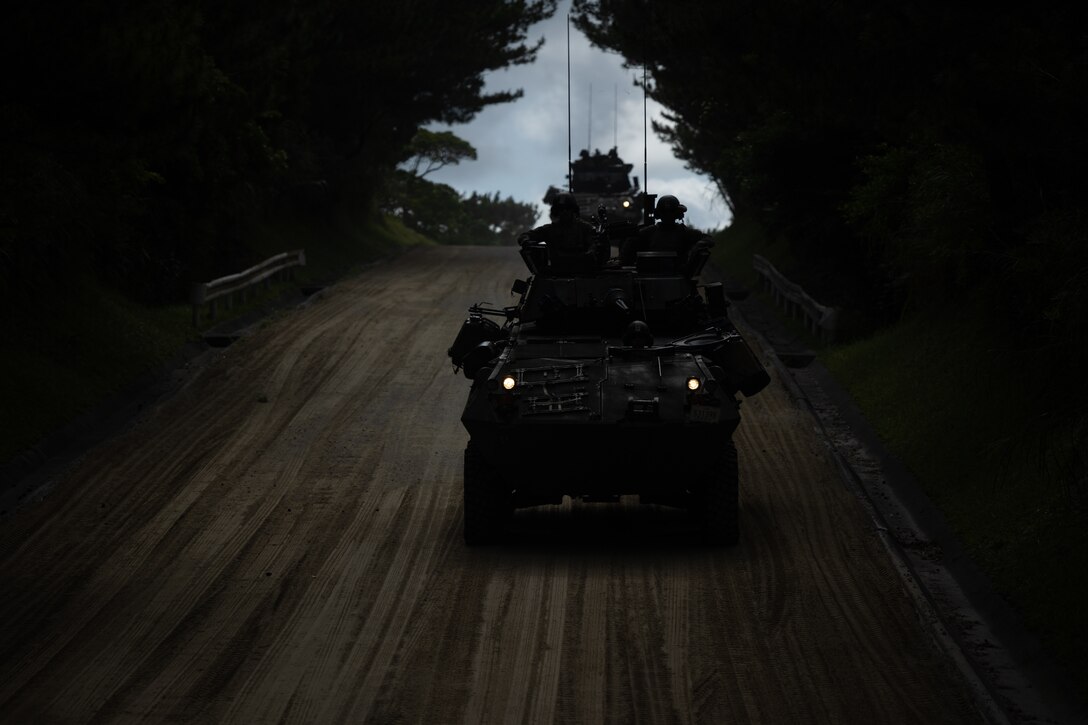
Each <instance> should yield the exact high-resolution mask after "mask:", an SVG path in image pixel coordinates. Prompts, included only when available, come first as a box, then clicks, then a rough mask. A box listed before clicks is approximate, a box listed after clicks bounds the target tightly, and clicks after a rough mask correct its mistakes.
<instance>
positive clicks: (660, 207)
mask: <svg viewBox="0 0 1088 725" xmlns="http://www.w3.org/2000/svg"><path fill="white" fill-rule="evenodd" d="M687 210H688V208H687V207H686V206H684V205H683V204H681V203H680V200H679V199H677V198H676V197H675V196H672V195H671V194H667V195H665V196H663V197H661V198H660V199H658V200H657V206H656V207H655V209H654V216H655V217H656V218H657V224H654V225H653V226H652V227H646V228H644V229H640V230H639V232H638V234H636V235H635V236H633V237H630V238H628V239H627V240H626V241H624V243H623V247H622V249H620V262H621V263H622V264H624V265H633V264H635V262H636V261H637V259H638V253H639V252H672V253H674V254H676V259H677V264H678V265H679V266H680V268H681V269H684V270H686V269H688V268H689V267H690V266H691V263H692V260H693V259H694V257H695V255H696V253H697V252H698V251H701V250H704V249H708V248H710V247H712V246H714V242H713V240H711V239H710V237H708V236H707V235H706V234H704V233H702V232H700V231H698V230H696V229H692V228H691V227H688V226H684V224H682V223H681V222H680V220H681V219H682V218H683V217H684V212H686V211H687Z"/></svg>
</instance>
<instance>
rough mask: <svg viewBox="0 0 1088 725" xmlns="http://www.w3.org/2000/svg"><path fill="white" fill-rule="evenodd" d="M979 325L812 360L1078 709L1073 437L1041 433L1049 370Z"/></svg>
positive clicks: (919, 328) (933, 329)
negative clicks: (841, 390) (1057, 664)
mask: <svg viewBox="0 0 1088 725" xmlns="http://www.w3.org/2000/svg"><path fill="white" fill-rule="evenodd" d="M988 319H990V318H989V316H988V315H987V314H986V311H985V310H984V309H982V304H981V303H971V304H969V305H967V306H965V307H964V308H963V309H960V310H956V311H955V313H950V312H949V311H945V314H940V315H937V314H930V315H925V316H918V317H914V318H911V319H907V320H904V321H903V322H901V323H900V324H899V325H897V326H895V327H892V328H890V329H887V330H884V331H883V332H881V333H878V334H877V335H874V336H872V337H870V338H868V339H865V340H861V341H857V342H853V343H851V344H847V345H841V346H836V347H833V348H831V349H828V350H826V351H824V353H822V354H821V359H822V361H823V362H824V364H825V365H826V366H827V368H828V369H829V370H830V372H831V373H832V375H833V376H834V377H835V379H836V380H838V381H839V382H840V383H842V384H843V385H844V386H845V387H846V388H847V390H849V392H850V394H851V395H852V396H853V398H854V400H855V401H856V402H857V404H858V406H859V407H860V408H861V410H862V411H863V412H864V414H865V416H866V418H867V419H868V420H869V422H870V423H871V424H872V425H873V426H874V428H875V429H876V431H877V432H878V433H879V435H880V436H881V438H882V439H883V440H884V442H885V443H886V444H887V445H888V447H889V449H890V450H892V451H893V452H894V453H895V454H896V455H898V456H899V457H900V458H901V459H902V460H903V461H904V462H905V463H906V465H907V466H908V467H909V468H910V470H911V471H912V472H913V473H914V474H915V476H916V477H917V480H918V482H919V484H920V485H921V486H922V488H923V489H924V490H925V492H926V494H927V495H928V496H929V497H930V499H932V500H933V502H934V503H935V504H936V505H937V507H938V508H939V509H940V510H941V512H942V513H943V514H944V516H945V518H946V520H947V521H948V523H949V525H950V526H951V527H952V528H953V529H954V530H955V531H956V532H957V534H958V535H959V537H960V538H961V540H962V542H963V543H964V545H965V547H966V548H967V550H968V551H969V553H970V554H971V556H972V558H973V559H974V560H975V562H976V563H978V564H979V565H980V567H981V568H982V569H983V570H984V571H985V572H986V573H987V574H988V575H989V576H990V578H991V579H992V581H993V582H994V584H995V586H996V588H997V590H998V591H999V592H1000V593H1001V594H1002V595H1003V596H1004V597H1005V598H1006V599H1007V600H1008V601H1009V602H1010V603H1011V604H1012V605H1013V607H1014V608H1015V609H1017V610H1018V611H1019V612H1020V614H1021V615H1022V617H1023V619H1024V621H1025V623H1026V624H1027V626H1028V627H1029V628H1030V629H1031V630H1032V631H1033V632H1035V633H1036V634H1037V635H1038V636H1039V638H1040V639H1041V641H1042V642H1043V644H1044V646H1045V647H1046V648H1047V649H1048V650H1049V651H1050V652H1052V653H1053V654H1054V655H1055V656H1056V657H1057V658H1058V659H1059V660H1060V661H1061V662H1063V664H1064V665H1065V666H1066V667H1067V668H1068V669H1069V671H1070V672H1071V673H1072V675H1073V677H1074V679H1075V683H1076V686H1077V688H1078V690H1079V694H1080V696H1081V697H1085V696H1088V664H1086V663H1085V661H1084V659H1083V657H1082V656H1081V654H1082V653H1083V652H1084V651H1085V648H1086V647H1088V627H1086V624H1085V620H1084V618H1083V616H1082V609H1083V602H1084V601H1085V600H1086V598H1088V584H1086V581H1085V577H1084V575H1083V572H1085V571H1088V534H1086V532H1085V527H1084V523H1085V522H1084V516H1083V512H1078V511H1077V505H1076V501H1075V499H1073V498H1071V496H1070V489H1069V487H1068V486H1069V479H1068V474H1069V473H1070V471H1072V470H1074V468H1073V467H1074V466H1075V465H1076V461H1077V460H1078V458H1077V457H1078V456H1079V455H1080V452H1079V451H1077V450H1076V440H1077V437H1076V435H1075V433H1074V431H1072V430H1070V429H1069V428H1062V427H1060V426H1059V427H1052V426H1049V425H1044V423H1045V422H1046V419H1047V416H1048V413H1049V411H1047V410H1045V409H1043V407H1042V403H1041V401H1042V400H1045V399H1048V396H1047V395H1039V393H1040V392H1041V391H1040V386H1046V385H1053V384H1054V381H1052V380H1048V379H1047V378H1046V373H1047V364H1046V361H1045V360H1041V359H1039V358H1038V357H1036V356H1034V355H1028V354H1025V353H1023V352H1016V351H1013V350H1010V349H1008V347H1007V345H1006V344H1005V343H1004V341H1003V339H1002V335H1001V332H1000V330H999V329H998V328H997V326H996V325H994V324H993V323H989V324H988V323H987V320H988Z"/></svg>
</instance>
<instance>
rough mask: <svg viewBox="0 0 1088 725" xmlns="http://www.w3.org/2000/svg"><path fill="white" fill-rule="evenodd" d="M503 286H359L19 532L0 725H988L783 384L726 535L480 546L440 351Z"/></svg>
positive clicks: (593, 536)
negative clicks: (471, 545)
mask: <svg viewBox="0 0 1088 725" xmlns="http://www.w3.org/2000/svg"><path fill="white" fill-rule="evenodd" d="M515 276H524V273H523V270H521V269H520V260H518V259H517V257H516V254H515V252H514V251H513V250H510V249H472V248H438V249H429V250H419V251H417V252H413V253H410V254H408V255H405V256H404V257H401V258H400V259H398V260H395V261H394V262H391V263H389V264H386V265H382V266H380V267H377V268H373V269H371V270H369V271H368V272H367V273H365V274H363V275H361V276H359V277H356V278H353V279H350V280H346V281H344V282H343V283H341V284H338V285H337V286H335V287H333V288H331V289H330V290H328V291H327V294H326V296H325V297H324V299H320V300H317V301H315V302H313V303H312V304H310V305H308V306H307V307H305V308H304V309H300V310H296V311H293V312H291V313H289V314H284V315H280V316H278V317H277V318H275V319H273V320H271V321H269V323H268V324H267V325H266V326H264V328H263V329H261V330H260V331H258V332H257V333H256V334H255V335H253V336H252V337H250V338H247V339H245V340H244V341H242V342H241V343H238V344H236V346H234V347H232V348H229V349H228V351H227V352H226V353H225V354H224V355H223V356H222V357H221V358H220V359H219V360H218V361H217V362H216V363H215V364H214V365H213V366H212V367H211V368H209V369H208V370H207V371H205V373H204V374H202V375H201V376H200V377H199V378H198V379H197V380H195V381H194V382H193V383H192V384H190V385H189V386H188V387H187V388H186V389H185V390H184V391H183V392H182V393H181V394H179V395H178V396H176V397H175V398H174V399H173V400H170V401H167V402H166V403H164V404H162V405H161V406H159V407H158V408H157V409H156V410H155V411H153V412H152V414H150V415H148V416H147V418H146V419H145V420H144V422H143V423H142V424H141V425H139V426H137V427H136V428H135V429H133V430H132V431H129V432H128V433H125V434H123V435H122V436H120V437H118V438H117V439H115V440H113V441H111V442H109V443H107V444H104V445H103V446H101V447H100V448H99V449H97V450H96V451H93V452H91V453H90V454H88V456H86V457H85V458H84V459H83V460H82V461H81V462H79V464H77V465H76V466H74V467H73V469H72V470H70V471H69V472H68V474H67V475H66V477H65V478H64V479H63V480H60V481H58V483H57V485H56V488H55V489H54V493H53V495H52V496H50V497H49V498H48V499H47V500H46V501H45V502H44V503H43V504H41V505H39V506H37V507H36V508H33V509H30V510H28V511H25V512H23V513H22V514H20V515H19V516H18V517H15V518H13V519H12V520H10V521H9V522H8V524H5V528H4V530H3V531H0V577H2V579H0V580H2V581H4V582H5V589H6V591H10V592H11V594H10V595H6V596H5V597H4V598H3V599H2V600H0V621H2V622H5V623H6V625H5V626H3V627H0V654H2V655H3V656H2V657H0V720H2V721H12V722H20V721H64V722H136V721H146V722H160V721H178V722H181V721H194V722H245V723H264V722H307V723H308V722H373V723H386V722H436V723H457V722H467V723H493V722H501V723H518V722H527V723H547V722H586V723H595V722H632V721H638V722H646V723H674V722H685V723H686V722H694V723H718V722H731V723H732V722H736V723H746V722H800V723H805V722H814V723H815V722H887V723H913V722H933V723H960V722H972V721H973V720H972V718H973V717H974V713H973V712H972V711H971V709H970V706H969V698H968V696H967V694H966V692H965V691H964V690H963V689H962V687H961V686H960V684H959V683H958V681H957V680H955V678H954V677H952V676H951V675H950V674H948V672H947V669H946V668H945V664H944V662H943V660H942V659H941V657H940V655H939V654H938V653H936V652H934V651H932V650H931V649H930V647H929V644H928V639H927V638H926V637H925V636H924V635H923V634H922V633H921V630H920V628H919V625H918V622H917V620H916V617H915V615H914V612H913V610H912V609H911V606H910V602H909V599H908V598H907V597H906V595H905V594H904V593H903V592H902V589H901V585H900V583H899V580H898V575H897V574H896V572H895V571H894V569H893V568H892V567H891V565H890V564H889V563H888V562H887V560H886V558H885V556H884V554H883V552H882V550H881V549H880V546H879V543H878V542H877V541H876V539H875V537H874V535H873V532H872V531H871V530H870V526H871V525H870V524H869V523H868V521H867V519H865V518H864V516H863V515H862V512H861V509H860V507H859V506H858V504H857V501H856V500H855V499H854V498H853V496H852V494H851V493H850V492H849V491H848V490H847V489H846V488H845V487H844V486H843V485H842V484H841V482H840V481H839V479H838V477H837V473H836V472H835V469H834V466H832V465H831V463H830V461H829V459H828V457H827V453H826V451H825V450H824V448H823V444H822V443H821V442H820V440H819V439H818V437H817V436H816V435H815V434H814V432H813V426H812V423H811V420H810V419H809V418H808V417H807V414H805V413H804V411H802V410H801V409H800V408H799V407H798V406H797V405H796V404H795V403H794V401H791V400H790V399H789V396H788V395H787V394H786V393H785V391H784V390H783V389H782V388H781V386H778V385H775V386H772V387H771V388H768V389H767V390H766V391H764V392H763V393H761V394H760V395H759V396H757V397H755V398H753V399H751V400H746V401H745V402H744V405H743V407H742V418H743V421H742V424H741V427H740V429H739V431H738V434H737V444H738V452H739V459H740V471H741V481H742V484H741V521H742V540H741V544H740V545H739V546H738V547H736V548H733V549H724V550H723V549H708V548H705V547H702V546H699V545H697V544H695V543H694V542H693V541H692V537H691V535H690V534H691V530H690V526H689V525H688V523H687V521H686V519H685V518H684V517H683V516H682V515H681V514H680V513H679V512H676V511H673V510H668V509H660V508H657V507H638V506H637V505H634V504H632V502H631V501H630V500H625V501H624V502H623V503H621V504H619V505H600V504H581V503H573V504H572V503H570V502H567V503H566V504H564V505H562V506H552V507H541V508H539V509H533V510H528V511H523V512H519V514H518V516H517V517H516V519H515V522H514V527H513V535H512V539H511V541H510V542H509V543H508V545H506V546H503V547H495V548H490V549H466V548H465V547H464V546H463V544H462V543H461V529H460V516H461V454H462V451H463V449H464V444H465V440H466V437H467V436H466V435H465V433H464V431H463V429H462V428H461V426H460V424H459V422H458V418H459V416H460V412H461V407H462V406H463V404H464V400H465V396H466V394H467V388H468V384H467V381H465V379H464V378H463V376H460V375H458V376H454V375H451V374H450V372H449V370H450V368H449V367H447V365H448V360H447V358H446V357H445V349H446V347H447V346H448V345H449V344H450V342H452V339H453V337H454V335H455V334H456V331H457V328H458V326H459V324H460V322H461V320H462V319H463V318H464V315H465V308H466V307H467V306H468V305H469V304H471V303H473V302H477V301H489V302H491V303H492V304H494V305H502V304H504V303H505V301H506V300H508V299H509V295H508V289H509V283H510V281H511V280H512V279H513V278H514V277H515ZM262 398H263V399H264V400H267V402H261V399H262ZM530 464H531V463H530ZM102 504H108V505H105V506H103V505H102Z"/></svg>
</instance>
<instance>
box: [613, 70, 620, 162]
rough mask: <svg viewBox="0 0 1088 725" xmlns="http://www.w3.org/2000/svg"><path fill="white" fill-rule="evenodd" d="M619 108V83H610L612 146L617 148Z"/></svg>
mask: <svg viewBox="0 0 1088 725" xmlns="http://www.w3.org/2000/svg"><path fill="white" fill-rule="evenodd" d="M619 110H620V84H619V83H613V84H612V148H619V142H618V141H617V140H616V123H617V122H616V118H617V117H618V116H619Z"/></svg>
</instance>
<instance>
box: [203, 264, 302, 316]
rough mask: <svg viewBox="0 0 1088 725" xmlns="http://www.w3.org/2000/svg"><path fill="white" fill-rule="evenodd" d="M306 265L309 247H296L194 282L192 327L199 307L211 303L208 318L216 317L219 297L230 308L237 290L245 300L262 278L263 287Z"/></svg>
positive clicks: (243, 301)
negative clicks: (277, 277)
mask: <svg viewBox="0 0 1088 725" xmlns="http://www.w3.org/2000/svg"><path fill="white" fill-rule="evenodd" d="M305 265H306V250H304V249H296V250H294V251H291V252H283V253H282V254H277V255H276V256H274V257H269V258H268V259H266V260H264V261H263V262H261V263H259V264H255V265H253V266H252V267H250V268H249V269H247V270H245V271H243V272H238V273H236V274H229V275H227V276H226V277H220V278H219V279H213V280H212V281H211V282H198V283H197V284H195V285H193V291H192V304H193V327H197V326H198V324H199V322H200V308H201V307H203V306H204V305H208V318H209V319H212V320H214V319H215V313H216V307H217V301H218V300H220V299H223V298H226V299H225V302H226V307H227V309H230V308H231V306H232V305H233V304H234V295H235V294H236V293H237V294H240V295H241V297H242V303H243V304H244V303H245V300H246V293H247V292H248V291H249V288H250V287H253V286H254V285H257V284H260V283H262V282H263V283H264V287H266V288H267V287H268V286H269V284H270V283H271V281H272V278H273V277H274V276H276V275H284V274H286V275H288V276H290V275H292V274H293V268H294V267H302V266H305Z"/></svg>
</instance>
